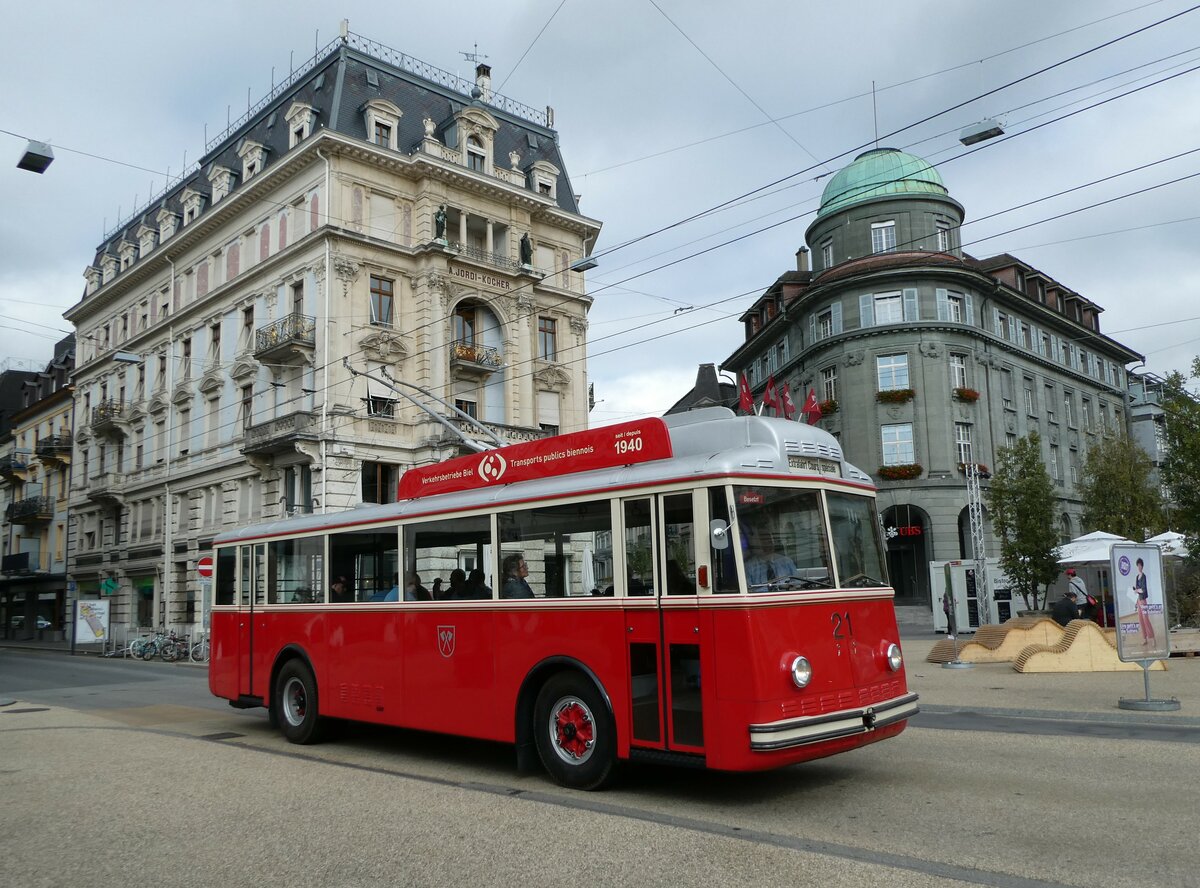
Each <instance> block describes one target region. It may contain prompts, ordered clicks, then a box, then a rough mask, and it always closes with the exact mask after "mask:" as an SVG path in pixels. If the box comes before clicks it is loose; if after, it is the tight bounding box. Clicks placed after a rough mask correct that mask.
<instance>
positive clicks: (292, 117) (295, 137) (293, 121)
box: [284, 102, 317, 148]
mask: <svg viewBox="0 0 1200 888" xmlns="http://www.w3.org/2000/svg"><path fill="white" fill-rule="evenodd" d="M284 118H285V119H286V120H287V122H288V133H289V135H288V147H289V148H295V147H296V146H297V145H299V144H300V143H301V142H303V141H304V140H305V139H307V138H308V137H309V136H311V135H312V131H313V125H314V124H315V123H316V118H317V112H316V109H314V108H313V106H312V105H309V104H306V103H304V102H293V103H292V107H290V108H288V112H287V114H285V115H284Z"/></svg>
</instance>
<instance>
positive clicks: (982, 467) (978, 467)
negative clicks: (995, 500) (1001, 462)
mask: <svg viewBox="0 0 1200 888" xmlns="http://www.w3.org/2000/svg"><path fill="white" fill-rule="evenodd" d="M958 470H959V471H960V472H962V473H963V474H964V475H965V474H967V464H966V463H959V464H958ZM975 471H976V472H978V473H979V477H980V478H990V477H991V476H992V470H991V469H989V468H988V467H987V465H986V464H985V463H975Z"/></svg>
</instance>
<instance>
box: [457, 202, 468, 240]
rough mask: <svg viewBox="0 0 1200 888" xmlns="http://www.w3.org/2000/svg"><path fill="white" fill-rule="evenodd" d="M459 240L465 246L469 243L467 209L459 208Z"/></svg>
mask: <svg viewBox="0 0 1200 888" xmlns="http://www.w3.org/2000/svg"><path fill="white" fill-rule="evenodd" d="M458 242H459V243H460V244H462V245H463V246H466V244H467V211H466V210H459V212H458Z"/></svg>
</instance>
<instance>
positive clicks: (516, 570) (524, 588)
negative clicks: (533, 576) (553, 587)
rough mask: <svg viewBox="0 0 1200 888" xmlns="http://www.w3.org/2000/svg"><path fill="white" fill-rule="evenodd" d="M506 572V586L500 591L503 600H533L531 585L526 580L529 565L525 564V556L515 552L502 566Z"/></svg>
mask: <svg viewBox="0 0 1200 888" xmlns="http://www.w3.org/2000/svg"><path fill="white" fill-rule="evenodd" d="M502 567H503V571H504V586H503V588H501V590H500V597H501V598H533V597H534V594H533V590H532V589H530V588H529V583H527V582H526V581H525V578H526V577H527V576H529V565H528V564H526V563H525V556H524V555H522V554H521V553H520V552H514V553H513V554H512V555H509V556H508V557H506V558H505V559H504V564H503V565H502Z"/></svg>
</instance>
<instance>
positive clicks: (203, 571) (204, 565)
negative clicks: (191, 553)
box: [196, 555, 213, 580]
mask: <svg viewBox="0 0 1200 888" xmlns="http://www.w3.org/2000/svg"><path fill="white" fill-rule="evenodd" d="M196 573H198V574H199V575H200V579H202V580H207V579H211V578H212V575H213V560H212V558H211V557H210V556H208V555H205V556H204V557H203V558H201V559H200V560H199V561H197V562H196Z"/></svg>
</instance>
